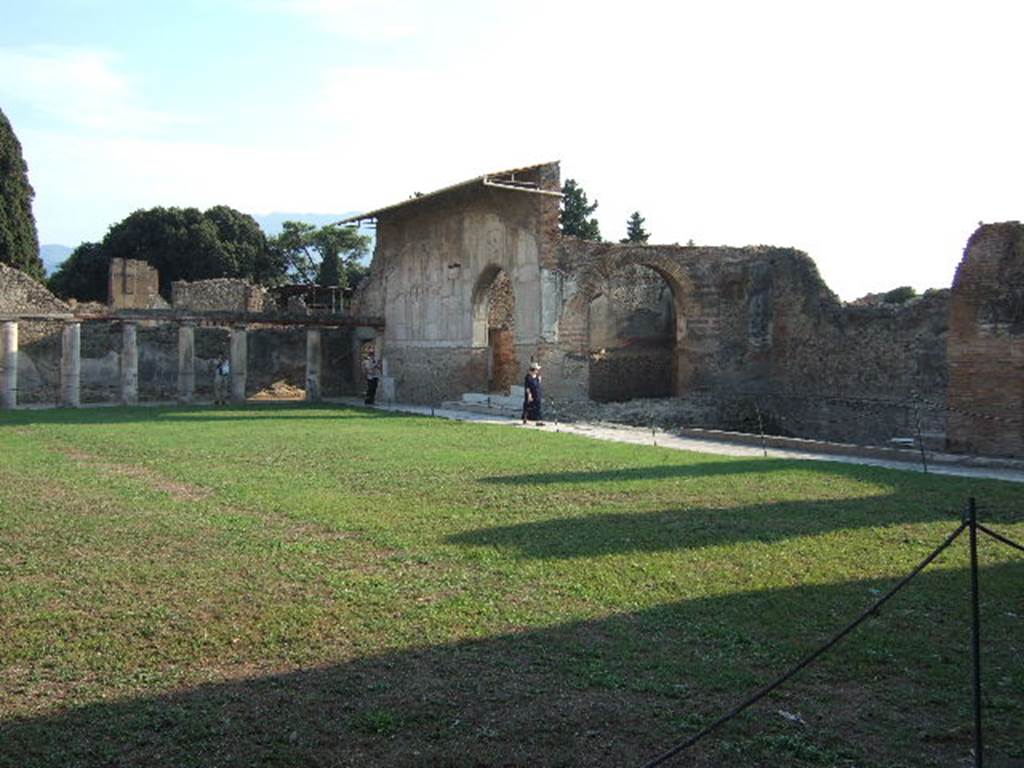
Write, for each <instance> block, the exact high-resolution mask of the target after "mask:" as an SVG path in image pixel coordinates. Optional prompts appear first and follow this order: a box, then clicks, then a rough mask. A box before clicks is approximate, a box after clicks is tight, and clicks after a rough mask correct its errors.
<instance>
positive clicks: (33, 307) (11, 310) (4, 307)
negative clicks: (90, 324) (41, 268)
mask: <svg viewBox="0 0 1024 768" xmlns="http://www.w3.org/2000/svg"><path fill="white" fill-rule="evenodd" d="M70 312H71V307H70V306H68V305H67V304H66V303H64V302H63V301H61V300H60V299H58V298H57V297H56V296H54V295H53V294H52V293H50V292H49V291H48V290H47V289H46V286H45V285H43V284H42V283H40V282H37V281H36V280H34V279H33V278H31V277H29V276H28V275H26V274H25V273H24V272H22V271H21V270H20V269H15V268H14V267H9V266H7V265H6V264H0V315H6V314H10V315H18V314H62V313H70Z"/></svg>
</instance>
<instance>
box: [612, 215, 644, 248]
mask: <svg viewBox="0 0 1024 768" xmlns="http://www.w3.org/2000/svg"><path fill="white" fill-rule="evenodd" d="M645 221H646V219H645V218H644V217H643V216H641V215H640V211H633V215H632V216H630V217H629V221H627V222H626V237H625V239H623V240H620V241H619V242H620V243H641V244H642V243H646V242H647V240H648V238H650V236H651V233H650V232H645V231H644V222H645Z"/></svg>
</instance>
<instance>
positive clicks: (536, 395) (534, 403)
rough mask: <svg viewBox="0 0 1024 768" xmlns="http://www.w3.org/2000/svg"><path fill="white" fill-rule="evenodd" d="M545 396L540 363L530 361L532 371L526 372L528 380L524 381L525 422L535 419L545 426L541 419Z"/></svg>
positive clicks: (541, 425) (539, 425)
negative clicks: (542, 403)
mask: <svg viewBox="0 0 1024 768" xmlns="http://www.w3.org/2000/svg"><path fill="white" fill-rule="evenodd" d="M543 396H544V395H543V391H542V387H541V378H540V363H538V362H533V363H530V371H529V372H528V373H527V374H526V380H525V381H524V382H523V424H525V423H526V422H527V420H530V421H535V422H536V423H537V426H538V427H543V426H544V422H543V421H541V419H542V418H543V414H542V413H541V402H542V400H543Z"/></svg>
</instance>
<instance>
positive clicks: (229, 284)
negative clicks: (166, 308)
mask: <svg viewBox="0 0 1024 768" xmlns="http://www.w3.org/2000/svg"><path fill="white" fill-rule="evenodd" d="M171 303H172V304H173V305H174V308H175V309H178V310H189V311H192V312H269V311H272V309H273V306H272V302H271V301H270V299H269V298H268V294H267V290H266V289H265V288H263V287H261V286H258V285H253V284H251V283H249V282H247V281H245V280H238V279H232V278H217V279H214V280H199V281H196V282H194V283H189V282H186V281H184V280H176V281H175V282H173V283H171Z"/></svg>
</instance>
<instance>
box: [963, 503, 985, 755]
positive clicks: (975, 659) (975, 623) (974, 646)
mask: <svg viewBox="0 0 1024 768" xmlns="http://www.w3.org/2000/svg"><path fill="white" fill-rule="evenodd" d="M967 521H968V524H969V526H970V537H971V538H970V541H971V662H972V667H973V684H974V685H973V687H974V697H973V698H974V766H975V768H982V766H983V765H984V762H985V760H984V746H983V744H982V738H981V619H980V612H979V608H978V509H977V506H976V505H975V503H974V497H973V496H972V497H971V498H970V499H969V500H968V502H967Z"/></svg>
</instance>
